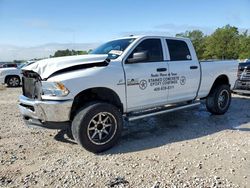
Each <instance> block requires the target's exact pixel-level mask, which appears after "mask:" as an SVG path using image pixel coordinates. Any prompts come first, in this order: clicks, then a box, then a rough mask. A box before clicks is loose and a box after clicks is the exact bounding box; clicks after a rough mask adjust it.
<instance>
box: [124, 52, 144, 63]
mask: <svg viewBox="0 0 250 188" xmlns="http://www.w3.org/2000/svg"><path fill="white" fill-rule="evenodd" d="M147 54H148V53H147V51H142V52H135V53H133V57H132V58H129V59H127V62H128V63H137V62H143V61H145V60H147Z"/></svg>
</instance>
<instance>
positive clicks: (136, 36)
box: [114, 35, 189, 40]
mask: <svg viewBox="0 0 250 188" xmlns="http://www.w3.org/2000/svg"><path fill="white" fill-rule="evenodd" d="M144 37H149V38H150V37H152V38H154V37H165V38H170V39H188V40H189V38H184V37H172V36H164V35H129V36H126V37H120V38H117V39H114V40H119V39H129V38H136V39H137V38H144Z"/></svg>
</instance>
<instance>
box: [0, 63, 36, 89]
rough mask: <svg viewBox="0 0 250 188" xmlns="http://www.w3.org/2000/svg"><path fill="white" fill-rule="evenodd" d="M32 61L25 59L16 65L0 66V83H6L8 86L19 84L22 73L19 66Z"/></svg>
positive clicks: (21, 66) (26, 64)
mask: <svg viewBox="0 0 250 188" xmlns="http://www.w3.org/2000/svg"><path fill="white" fill-rule="evenodd" d="M32 63H34V61H27V62H25V63H22V64H20V65H18V66H17V67H9V66H7V64H5V65H6V66H4V67H3V68H0V84H7V85H8V86H9V87H18V86H20V85H21V83H22V82H21V81H22V74H21V68H23V67H25V66H28V65H30V64H32Z"/></svg>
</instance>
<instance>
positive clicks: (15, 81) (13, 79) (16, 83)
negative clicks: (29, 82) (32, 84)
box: [7, 76, 20, 87]
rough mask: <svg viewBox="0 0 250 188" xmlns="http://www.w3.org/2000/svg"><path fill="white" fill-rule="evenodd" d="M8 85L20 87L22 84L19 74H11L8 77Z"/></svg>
mask: <svg viewBox="0 0 250 188" xmlns="http://www.w3.org/2000/svg"><path fill="white" fill-rule="evenodd" d="M7 85H8V86H9V87H18V86H20V78H19V77H18V76H10V77H9V78H8V79H7Z"/></svg>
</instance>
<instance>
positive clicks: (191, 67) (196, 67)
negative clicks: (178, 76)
mask: <svg viewBox="0 0 250 188" xmlns="http://www.w3.org/2000/svg"><path fill="white" fill-rule="evenodd" d="M190 69H198V66H190Z"/></svg>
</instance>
